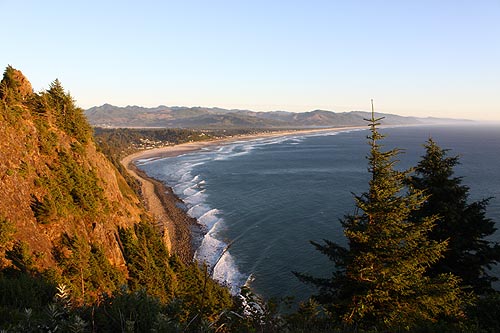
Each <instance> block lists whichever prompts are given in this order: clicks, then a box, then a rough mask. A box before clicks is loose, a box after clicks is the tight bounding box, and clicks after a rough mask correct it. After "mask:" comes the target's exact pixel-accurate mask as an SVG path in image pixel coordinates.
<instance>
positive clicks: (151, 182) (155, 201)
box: [120, 126, 366, 262]
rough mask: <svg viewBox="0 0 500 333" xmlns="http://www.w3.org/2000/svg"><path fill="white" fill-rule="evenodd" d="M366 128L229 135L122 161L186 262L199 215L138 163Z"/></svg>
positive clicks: (172, 248)
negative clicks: (254, 142) (268, 140)
mask: <svg viewBox="0 0 500 333" xmlns="http://www.w3.org/2000/svg"><path fill="white" fill-rule="evenodd" d="M355 129H366V126H351V127H334V128H324V129H308V130H296V131H281V132H270V133H260V134H251V135H238V136H233V137H229V138H223V139H215V140H207V141H199V142H189V143H182V144H178V145H172V146H166V147H160V148H154V149H149V150H142V151H138V152H135V153H132V154H130V155H127V156H125V157H124V158H122V159H121V161H120V163H121V164H122V165H123V166H124V167H125V169H126V170H127V172H128V173H129V174H130V175H131V176H132V177H134V178H135V179H136V180H138V181H139V182H140V184H141V199H142V200H143V202H144V204H145V206H146V209H147V210H148V212H149V213H150V214H151V215H152V216H153V218H154V219H155V222H156V225H157V226H158V227H159V229H160V231H161V232H162V234H163V239H164V242H165V244H166V246H167V249H168V251H169V253H170V254H176V255H177V256H179V258H180V259H181V260H182V261H183V262H192V260H193V259H194V253H195V250H196V248H195V247H196V245H199V244H194V242H195V241H197V239H195V237H193V235H196V236H197V234H200V235H201V230H200V226H199V224H198V222H197V220H196V219H195V218H192V217H190V216H189V215H188V214H187V213H186V211H184V210H183V209H181V208H180V205H182V204H183V202H182V200H180V199H179V198H178V197H177V196H176V195H175V194H174V193H173V191H172V188H171V187H169V186H168V185H166V184H164V183H163V182H161V181H159V180H157V179H155V178H152V177H149V176H148V175H147V174H146V173H145V172H144V171H142V170H140V169H139V168H137V166H136V165H135V162H136V161H137V160H141V159H160V158H165V157H175V156H179V155H182V154H186V153H190V152H195V151H198V150H201V149H203V148H207V147H213V146H221V145H225V144H231V143H233V142H237V141H251V140H257V139H262V138H270V137H282V136H288V135H303V134H311V133H322V132H342V131H346V130H355Z"/></svg>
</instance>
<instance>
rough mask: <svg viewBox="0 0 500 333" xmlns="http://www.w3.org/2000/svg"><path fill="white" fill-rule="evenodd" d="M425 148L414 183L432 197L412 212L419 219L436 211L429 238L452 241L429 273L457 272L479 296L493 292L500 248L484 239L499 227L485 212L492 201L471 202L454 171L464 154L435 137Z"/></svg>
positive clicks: (412, 182) (467, 189)
mask: <svg viewBox="0 0 500 333" xmlns="http://www.w3.org/2000/svg"><path fill="white" fill-rule="evenodd" d="M425 149H426V153H425V155H424V156H422V160H421V161H420V162H419V163H418V166H417V168H416V170H415V176H413V177H411V180H410V182H411V184H412V185H413V186H414V187H415V188H417V189H419V190H424V191H425V192H426V194H428V195H429V197H428V198H427V200H426V201H425V202H424V204H423V205H422V206H421V207H420V209H419V210H418V211H415V212H414V213H413V216H414V217H415V219H416V220H419V219H421V218H422V217H423V216H431V215H436V216H437V217H438V218H437V221H436V227H435V228H434V229H433V230H432V232H431V234H430V237H431V239H433V240H435V241H438V242H440V241H443V240H448V249H447V250H446V252H445V253H444V257H443V258H441V259H440V260H439V261H438V262H437V263H435V264H434V265H433V266H432V267H431V269H430V274H431V275H437V274H440V273H453V274H454V275H456V276H458V277H460V278H461V279H462V283H463V285H466V286H470V287H472V288H473V289H474V291H475V292H476V293H478V294H483V293H485V292H488V291H491V290H492V287H491V283H492V281H496V280H497V278H495V277H492V276H490V275H489V274H488V271H487V269H486V268H490V267H491V266H492V265H494V264H497V262H499V261H500V246H499V244H498V243H496V242H492V241H488V240H487V239H485V238H486V237H487V236H490V235H492V234H493V233H494V232H495V230H496V228H495V224H494V222H493V221H492V220H491V219H489V218H487V217H486V216H485V210H486V206H487V204H488V201H489V199H483V200H480V201H476V202H472V203H470V204H469V203H467V199H468V196H469V188H468V187H467V186H465V185H462V178H461V177H454V175H453V173H454V171H453V168H454V167H455V166H456V165H457V164H459V157H458V156H453V157H450V156H447V151H448V150H447V149H441V148H440V147H439V146H438V145H437V144H436V143H435V142H434V140H432V139H429V140H428V141H427V143H426V144H425Z"/></svg>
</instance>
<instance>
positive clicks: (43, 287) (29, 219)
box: [0, 66, 232, 332]
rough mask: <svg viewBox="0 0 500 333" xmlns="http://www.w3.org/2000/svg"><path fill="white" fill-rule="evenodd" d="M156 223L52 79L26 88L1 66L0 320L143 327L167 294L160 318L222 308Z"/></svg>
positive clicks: (77, 327)
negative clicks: (41, 88) (38, 89)
mask: <svg viewBox="0 0 500 333" xmlns="http://www.w3.org/2000/svg"><path fill="white" fill-rule="evenodd" d="M165 232H166V230H161V229H158V227H157V226H156V225H155V223H154V221H153V220H152V218H151V217H150V216H149V215H148V213H147V212H146V211H145V210H144V208H143V206H142V203H141V202H140V200H139V199H138V197H137V196H136V194H135V193H134V192H133V191H132V190H131V189H130V187H129V186H128V185H127V183H126V181H125V180H124V179H123V177H122V175H120V173H119V172H118V171H117V170H116V168H115V167H114V166H113V165H112V164H111V163H110V162H109V161H108V160H107V159H106V158H105V157H104V155H103V154H102V153H100V152H99V151H98V149H97V148H96V145H95V143H94V139H93V131H92V128H91V127H90V126H89V124H88V123H87V121H86V119H85V117H84V115H83V110H82V109H80V108H78V107H77V106H76V105H75V103H74V100H73V99H72V97H71V96H70V95H69V94H68V93H67V92H66V91H65V90H64V89H63V87H62V85H61V83H60V82H59V81H58V80H55V81H54V82H52V83H51V84H50V86H49V89H47V90H45V91H42V92H40V93H35V92H34V91H33V89H32V87H31V84H30V83H29V81H28V80H27V79H26V78H25V77H24V76H23V74H22V73H21V72H20V71H18V70H16V69H14V68H12V67H10V66H9V67H7V69H6V70H5V72H4V76H3V79H2V81H1V83H0V328H4V329H7V331H13V332H21V331H22V332H38V331H47V332H48V331H51V332H55V331H61V332H68V331H78V332H80V331H104V332H115V331H119V330H120V329H122V328H124V327H125V326H126V325H128V326H130V327H129V328H130V329H131V330H132V331H137V332H143V331H147V330H149V329H150V328H152V327H153V325H160V326H161V325H167V324H165V323H164V322H167V319H164V320H163V319H162V318H163V317H161V316H160V315H161V314H165V316H167V310H166V309H167V305H168V304H171V302H173V301H174V299H175V300H176V301H175V302H176V303H175V304H176V305H173V303H172V304H171V305H168V306H170V307H172V308H170V310H169V311H170V312H168V320H173V322H174V323H173V324H172V325H173V326H176V325H180V326H179V327H181V326H182V325H185V324H186V323H187V321H188V320H191V319H192V318H194V317H198V318H199V320H205V318H208V317H212V316H213V315H214V314H215V313H216V312H217V311H221V309H223V308H226V307H230V306H231V303H232V300H231V298H230V296H229V293H228V292H227V290H226V289H224V288H222V287H220V286H219V285H217V284H216V283H215V282H213V281H212V280H210V279H209V278H208V277H207V275H206V274H205V273H204V272H203V269H200V268H199V267H198V266H197V265H195V264H193V263H190V262H186V263H185V262H181V261H180V260H178V259H177V258H176V257H175V256H172V255H170V254H169V253H168V252H167V249H166V247H165V242H164V241H163V237H168V235H164V234H163V233H165ZM201 294H203V295H204V296H203V297H201V296H200V295H201ZM200 306H201V308H200ZM148 307H150V308H149V309H148ZM153 308H154V309H153ZM146 313H149V317H148V316H146ZM159 316H160V317H161V318H160V317H159ZM165 318H167V317H165ZM183 323H184V324H183ZM51 325H52V326H51ZM168 325H170V324H168Z"/></svg>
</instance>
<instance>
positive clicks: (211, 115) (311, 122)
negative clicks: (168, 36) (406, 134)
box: [85, 103, 472, 129]
mask: <svg viewBox="0 0 500 333" xmlns="http://www.w3.org/2000/svg"><path fill="white" fill-rule="evenodd" d="M85 115H86V117H87V119H88V121H89V122H90V124H91V125H92V126H95V127H125V128H126V127H145V128H147V127H156V128H157V127H166V128H167V127H175V128H200V129H221V128H263V129H284V128H290V129H291V128H322V127H324V128H326V127H339V126H360V125H365V121H364V119H365V118H369V117H370V113H369V112H367V111H358V110H356V111H346V112H334V111H329V110H320V109H317V110H312V111H307V112H289V111H267V112H263V111H251V110H241V109H223V108H218V107H201V106H196V107H183V106H172V107H169V106H165V105H159V106H157V107H151V108H147V107H142V106H137V105H128V106H125V107H119V106H114V105H111V104H108V103H106V104H103V105H101V106H95V107H92V108H89V109H87V110H86V111H85ZM375 116H376V117H384V124H386V125H416V124H436V123H450V122H451V123H470V122H472V121H471V120H466V119H447V118H435V117H425V118H421V117H411V116H399V115H394V114H388V113H375Z"/></svg>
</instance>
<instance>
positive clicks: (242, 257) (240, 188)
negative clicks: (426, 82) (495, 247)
mask: <svg viewBox="0 0 500 333" xmlns="http://www.w3.org/2000/svg"><path fill="white" fill-rule="evenodd" d="M380 132H381V133H383V134H385V135H387V137H386V138H385V139H384V140H383V141H382V144H383V145H384V148H383V149H385V150H389V149H392V148H396V147H397V148H399V149H402V153H401V154H400V155H399V156H398V160H399V163H398V164H397V168H398V169H407V168H410V167H412V166H415V165H416V163H417V162H418V161H419V160H420V157H421V156H422V155H423V154H424V148H423V146H422V145H423V144H424V143H425V142H426V140H427V139H428V138H429V137H432V138H433V139H434V141H436V142H437V144H438V145H439V146H440V147H442V148H447V149H450V151H449V155H451V156H454V155H459V156H460V162H461V164H460V165H459V166H457V167H456V168H455V174H456V176H460V177H463V184H464V185H467V186H469V187H470V200H479V199H482V198H488V197H494V198H493V199H491V201H490V204H489V206H488V209H487V215H488V217H490V218H492V219H493V220H494V221H496V222H497V224H498V226H499V227H500V126H498V125H497V126H479V125H478V126H476V125H468V126H425V127H424V126H422V127H421V126H414V127H393V128H382V129H380ZM368 134H369V132H368V131H367V130H346V131H342V132H327V133H321V134H307V135H289V136H286V137H274V138H265V139H257V140H252V141H239V142H233V143H230V144H225V145H222V146H218V147H209V148H205V149H203V150H201V151H198V152H192V153H188V154H185V155H182V156H178V157H171V158H163V159H149V160H140V161H138V162H137V165H138V166H139V167H140V168H141V169H142V170H144V171H145V172H146V173H147V174H148V175H149V176H151V177H154V178H157V179H159V180H161V181H163V182H164V183H165V184H166V185H168V186H170V187H172V188H173V190H174V192H175V193H176V194H177V195H178V196H179V197H180V198H181V199H182V200H183V201H184V203H185V205H186V207H185V209H186V210H187V213H188V214H189V215H191V216H192V217H195V218H197V219H198V221H199V223H200V225H201V226H202V229H203V230H204V232H206V235H205V237H204V238H203V239H202V240H201V245H200V247H199V248H198V249H197V250H196V254H195V257H196V259H197V260H199V261H205V262H207V263H208V265H209V266H210V267H211V270H212V272H213V277H214V278H216V279H218V280H219V281H222V282H224V283H226V284H228V285H229V286H230V287H231V289H232V291H233V292H234V293H236V292H238V290H239V287H240V286H241V285H248V286H249V287H250V288H251V289H252V290H253V291H254V292H255V293H256V294H258V295H260V296H262V297H264V298H266V299H268V298H281V297H287V296H292V297H294V298H295V300H296V301H300V300H304V299H306V298H307V297H308V296H310V295H311V294H312V293H314V292H315V290H314V289H312V288H311V287H310V286H308V285H305V284H303V283H301V282H299V281H298V280H297V278H296V277H295V276H294V275H293V274H292V272H293V271H298V272H302V273H311V274H313V275H315V276H324V277H326V276H328V275H329V274H330V272H331V271H332V270H333V267H332V264H331V263H330V262H329V261H328V260H327V259H326V257H325V256H324V255H322V254H320V253H319V252H318V251H316V250H315V249H314V247H313V246H312V245H311V244H310V241H311V240H313V241H316V242H321V240H322V239H328V240H332V241H334V242H337V243H340V244H345V243H346V241H345V238H344V235H343V231H342V227H341V225H340V222H339V220H340V219H342V218H343V217H344V216H345V215H346V214H352V213H354V210H355V205H354V200H353V193H354V194H361V193H362V192H364V191H366V190H367V188H368V179H369V174H368V171H367V160H366V155H367V153H368V150H369V146H368V145H367V139H366V136H367V135H368ZM491 239H492V240H495V241H500V232H497V233H496V234H494V235H493V236H492V237H491ZM493 273H494V274H495V275H497V276H499V277H500V269H497V268H495V269H494V270H493Z"/></svg>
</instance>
